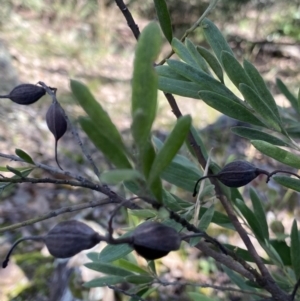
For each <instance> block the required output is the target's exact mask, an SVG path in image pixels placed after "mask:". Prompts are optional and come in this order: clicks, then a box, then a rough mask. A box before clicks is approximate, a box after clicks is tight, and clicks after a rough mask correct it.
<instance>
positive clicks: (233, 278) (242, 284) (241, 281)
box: [222, 265, 256, 292]
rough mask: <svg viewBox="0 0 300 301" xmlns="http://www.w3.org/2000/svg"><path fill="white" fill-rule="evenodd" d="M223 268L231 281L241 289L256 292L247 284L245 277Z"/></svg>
mask: <svg viewBox="0 0 300 301" xmlns="http://www.w3.org/2000/svg"><path fill="white" fill-rule="evenodd" d="M222 268H223V270H224V272H225V273H226V274H227V276H228V277H229V278H230V280H231V281H232V282H233V283H235V284H236V285H237V286H238V287H239V288H240V289H242V290H247V291H248V290H250V291H253V292H255V291H256V290H255V289H254V288H253V287H251V286H249V285H247V284H246V283H245V279H244V278H243V277H241V276H240V275H239V274H237V273H235V272H233V271H232V270H231V269H229V268H227V267H226V266H224V265H222Z"/></svg>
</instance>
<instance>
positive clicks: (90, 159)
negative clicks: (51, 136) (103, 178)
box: [38, 81, 100, 179]
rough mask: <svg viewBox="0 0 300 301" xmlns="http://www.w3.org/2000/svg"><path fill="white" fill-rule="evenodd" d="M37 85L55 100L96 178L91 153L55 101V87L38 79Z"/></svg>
mask: <svg viewBox="0 0 300 301" xmlns="http://www.w3.org/2000/svg"><path fill="white" fill-rule="evenodd" d="M38 84H39V85H41V86H42V87H43V88H44V89H45V90H46V92H47V93H48V94H49V95H50V96H51V97H52V100H53V101H55V102H57V103H58V105H59V108H60V109H61V111H62V113H63V115H64V117H65V119H66V121H67V123H68V125H69V128H70V129H71V132H72V135H73V137H74V138H75V140H76V141H77V143H78V145H79V147H80V148H81V151H82V153H83V154H84V155H85V157H86V158H87V160H88V161H89V162H90V164H91V166H92V168H93V170H94V173H95V174H96V176H97V177H98V179H99V178H100V172H99V170H98V168H97V166H96V164H95V162H94V161H93V159H92V157H91V155H90V154H89V152H88V151H87V149H86V148H85V147H84V144H83V143H82V141H81V139H80V137H79V134H78V131H77V130H76V128H75V127H74V126H73V124H72V123H71V121H70V119H69V117H68V115H67V114H66V112H65V110H64V109H63V108H62V106H61V105H60V103H59V102H58V101H57V98H56V89H53V88H51V87H49V86H47V85H46V84H45V83H44V82H41V81H39V82H38Z"/></svg>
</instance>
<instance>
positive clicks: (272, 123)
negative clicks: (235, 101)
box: [239, 84, 281, 132]
mask: <svg viewBox="0 0 300 301" xmlns="http://www.w3.org/2000/svg"><path fill="white" fill-rule="evenodd" d="M239 89H240V91H241V93H242V94H243V96H244V97H245V100H246V101H247V102H248V103H249V104H250V105H251V106H252V108H253V109H254V110H255V111H256V112H257V113H258V114H259V115H260V116H262V117H263V120H264V122H265V123H266V124H268V125H269V127H271V128H272V129H274V130H276V131H278V132H280V131H281V127H280V121H279V120H278V118H277V116H276V115H275V114H274V113H273V111H272V110H271V109H270V108H269V107H268V106H267V105H266V104H265V103H264V102H263V100H262V99H261V98H260V97H259V96H258V95H257V94H256V92H255V91H254V90H253V89H252V88H251V87H249V86H247V85H245V84H240V85H239Z"/></svg>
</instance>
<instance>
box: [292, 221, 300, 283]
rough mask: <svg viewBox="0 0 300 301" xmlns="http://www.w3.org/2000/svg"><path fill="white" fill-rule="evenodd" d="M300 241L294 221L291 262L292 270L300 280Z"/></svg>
mask: <svg viewBox="0 0 300 301" xmlns="http://www.w3.org/2000/svg"><path fill="white" fill-rule="evenodd" d="M299 254H300V239H299V231H298V226H297V222H296V220H294V222H293V226H292V230H291V260H292V268H293V270H294V272H295V275H296V278H297V279H299V278H300V256H299Z"/></svg>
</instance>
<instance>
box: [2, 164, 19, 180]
mask: <svg viewBox="0 0 300 301" xmlns="http://www.w3.org/2000/svg"><path fill="white" fill-rule="evenodd" d="M6 168H7V170H9V171H10V172H12V173H14V174H15V175H16V176H17V178H23V175H22V173H21V172H20V171H19V170H17V169H15V168H13V167H10V166H9V165H6Z"/></svg>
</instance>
